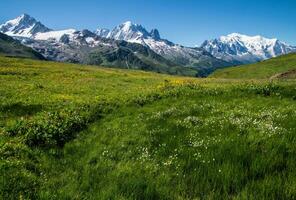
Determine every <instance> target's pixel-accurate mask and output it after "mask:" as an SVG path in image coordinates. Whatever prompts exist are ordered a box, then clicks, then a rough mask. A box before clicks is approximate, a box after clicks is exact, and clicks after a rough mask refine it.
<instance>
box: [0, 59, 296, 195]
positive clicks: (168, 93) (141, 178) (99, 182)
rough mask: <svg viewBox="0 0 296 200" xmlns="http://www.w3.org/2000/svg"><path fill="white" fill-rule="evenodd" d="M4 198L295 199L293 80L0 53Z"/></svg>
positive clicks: (0, 155) (295, 84)
mask: <svg viewBox="0 0 296 200" xmlns="http://www.w3.org/2000/svg"><path fill="white" fill-rule="evenodd" d="M0 69H1V71H0V80H1V86H0V91H1V94H3V95H1V130H2V134H1V137H0V140H1V142H0V144H1V146H0V158H1V163H0V173H1V174H0V176H1V182H0V191H1V197H2V198H3V199H295V198H296V178H295V177H296V170H295V167H296V166H295V165H296V160H295V159H296V157H295V154H296V148H295V145H294V143H295V142H294V141H295V140H296V135H295V133H296V103H295V100H296V82H295V81H293V80H292V81H288V82H286V81H274V82H270V81H268V80H260V81H236V80H219V79H202V80H201V79H189V78H182V77H172V76H165V75H159V74H153V73H144V72H139V71H124V70H115V69H104V68H94V67H87V66H77V65H67V64H60V63H48V62H38V61H31V60H21V59H7V58H1V59H0Z"/></svg>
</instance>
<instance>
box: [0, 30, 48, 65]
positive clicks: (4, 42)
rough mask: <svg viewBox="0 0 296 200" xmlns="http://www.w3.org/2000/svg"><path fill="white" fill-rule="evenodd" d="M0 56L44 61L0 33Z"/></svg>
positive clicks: (38, 55)
mask: <svg viewBox="0 0 296 200" xmlns="http://www.w3.org/2000/svg"><path fill="white" fill-rule="evenodd" d="M0 55H2V56H8V57H22V58H32V59H41V60H44V57H43V56H42V55H41V54H39V53H37V52H36V51H34V50H33V49H31V48H29V47H26V46H24V45H22V44H21V43H20V42H18V41H16V40H14V39H13V38H12V37H9V36H7V35H5V34H3V33H1V32H0Z"/></svg>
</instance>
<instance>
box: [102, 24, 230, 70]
mask: <svg viewBox="0 0 296 200" xmlns="http://www.w3.org/2000/svg"><path fill="white" fill-rule="evenodd" d="M102 30H104V31H102ZM96 33H97V34H98V35H99V36H100V37H106V38H109V39H114V40H124V41H127V42H131V43H138V44H141V45H144V46H146V47H149V48H150V49H152V50H153V51H154V52H156V53H157V54H159V55H161V56H163V57H165V58H166V59H169V60H171V61H172V62H175V63H177V64H178V65H182V66H186V67H195V68H200V67H202V68H207V67H209V68H211V67H214V68H215V67H224V66H227V65H230V64H229V63H227V62H225V61H222V60H219V59H217V58H215V57H214V56H212V55H211V54H210V53H208V52H206V51H204V50H203V49H202V48H190V47H184V46H182V45H178V44H174V43H173V42H170V41H168V40H166V39H162V38H161V37H160V34H159V31H158V30H157V29H152V30H151V31H150V32H148V31H147V30H146V29H145V28H144V27H143V26H142V25H139V24H134V23H132V22H130V21H127V22H125V23H123V24H120V25H118V26H116V27H115V28H114V29H113V30H112V31H109V30H107V29H98V31H97V32H96Z"/></svg>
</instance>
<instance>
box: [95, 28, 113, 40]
mask: <svg viewBox="0 0 296 200" xmlns="http://www.w3.org/2000/svg"><path fill="white" fill-rule="evenodd" d="M95 33H96V34H97V35H98V36H100V37H103V38H106V37H108V35H109V33H110V30H109V29H106V28H102V29H97V30H96V31H95Z"/></svg>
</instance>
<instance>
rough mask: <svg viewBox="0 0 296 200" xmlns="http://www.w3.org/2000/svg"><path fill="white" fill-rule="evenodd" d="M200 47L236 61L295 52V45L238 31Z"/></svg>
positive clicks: (248, 61) (216, 55)
mask: <svg viewBox="0 0 296 200" xmlns="http://www.w3.org/2000/svg"><path fill="white" fill-rule="evenodd" d="M201 47H202V48H204V49H205V50H206V51H208V52H209V53H211V54H212V55H214V56H215V57H217V58H220V59H223V60H226V61H229V62H238V63H239V62H240V63H252V62H257V61H261V60H266V59H269V58H272V57H276V56H279V55H283V54H287V53H291V52H296V47H293V46H291V45H288V44H286V43H284V42H281V41H279V40H278V39H268V38H264V37H262V36H247V35H242V34H238V33H232V34H229V35H227V36H221V37H220V38H218V39H213V40H209V41H205V42H204V43H203V44H202V45H201Z"/></svg>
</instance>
